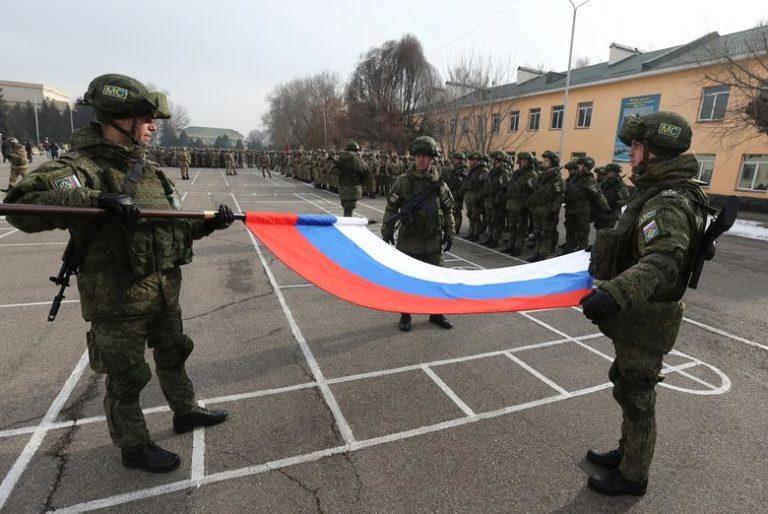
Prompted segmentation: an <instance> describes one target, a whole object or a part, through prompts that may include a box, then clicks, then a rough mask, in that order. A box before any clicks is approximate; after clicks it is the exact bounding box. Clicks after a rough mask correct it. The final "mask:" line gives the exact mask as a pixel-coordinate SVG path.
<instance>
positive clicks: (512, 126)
mask: <svg viewBox="0 0 768 514" xmlns="http://www.w3.org/2000/svg"><path fill="white" fill-rule="evenodd" d="M519 126H520V111H512V112H510V113H509V131H510V132H517V129H518V128H519Z"/></svg>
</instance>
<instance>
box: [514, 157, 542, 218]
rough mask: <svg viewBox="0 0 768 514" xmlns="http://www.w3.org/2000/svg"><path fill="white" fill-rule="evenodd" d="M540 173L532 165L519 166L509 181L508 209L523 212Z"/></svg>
mask: <svg viewBox="0 0 768 514" xmlns="http://www.w3.org/2000/svg"><path fill="white" fill-rule="evenodd" d="M537 180H538V174H537V173H536V170H534V169H533V167H532V166H529V167H527V168H518V169H516V170H515V171H513V172H512V174H511V175H510V177H509V180H508V181H507V211H509V212H518V213H519V212H522V211H523V209H525V202H526V200H527V199H528V197H529V196H531V193H532V192H533V186H534V185H536V181H537Z"/></svg>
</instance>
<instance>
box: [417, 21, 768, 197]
mask: <svg viewBox="0 0 768 514" xmlns="http://www.w3.org/2000/svg"><path fill="white" fill-rule="evenodd" d="M760 38H766V39H765V40H764V41H768V27H758V28H755V29H750V30H746V31H742V32H737V33H734V34H728V35H724V36H721V35H719V34H718V33H716V32H713V33H710V34H707V35H705V36H703V37H701V38H698V39H696V40H694V41H690V42H688V43H685V44H682V45H679V46H675V47H671V48H665V49H661V50H654V51H649V52H645V51H642V50H639V49H637V48H633V47H628V46H625V45H620V44H617V43H612V44H611V45H610V47H609V58H608V61H606V62H602V63H599V64H595V65H591V66H586V67H583V68H578V69H574V70H572V72H571V79H570V92H569V94H568V99H567V107H566V103H565V95H564V90H565V82H566V73H559V72H541V71H537V70H533V69H530V68H525V67H520V68H518V76H517V81H516V82H514V83H511V84H504V85H501V86H496V87H493V88H488V89H477V90H475V91H473V92H471V93H469V94H467V95H464V96H462V97H460V99H459V100H458V101H457V103H456V105H454V106H451V105H449V104H447V103H445V102H444V103H443V104H442V105H440V106H438V107H433V108H432V110H428V111H425V119H427V118H428V119H429V121H428V123H430V124H431V127H433V128H432V130H431V131H432V132H433V133H434V135H435V137H436V139H438V141H440V142H441V144H442V146H443V149H444V150H451V149H454V148H456V149H462V150H474V149H485V150H495V149H501V150H505V151H523V150H526V151H532V152H535V153H537V154H541V153H542V152H543V151H544V150H552V151H555V152H558V151H559V149H560V145H561V139H562V144H563V151H562V153H563V154H564V155H563V156H564V158H565V159H568V158H571V157H575V156H578V155H584V154H587V155H590V156H592V157H594V158H595V160H596V162H597V164H598V165H604V164H606V163H609V162H617V163H619V164H621V165H622V167H623V169H624V170H625V172H626V173H627V174H628V173H629V164H628V161H629V157H628V153H627V148H626V147H625V146H624V145H623V144H622V143H621V142H620V141H618V138H617V133H618V129H619V127H620V126H621V122H622V120H623V119H624V117H626V116H629V115H632V114H636V113H648V112H654V111H657V110H669V111H675V112H678V113H680V114H682V115H684V116H685V117H686V118H688V120H689V121H690V122H691V125H692V127H693V142H692V146H691V151H692V152H694V153H695V154H696V156H697V158H698V159H699V166H700V168H699V175H698V178H699V179H700V180H702V181H703V182H705V183H706V184H707V188H708V193H709V194H711V195H732V194H736V195H739V196H742V197H744V203H749V204H754V206H755V207H760V206H762V209H768V134H765V133H760V132H758V131H757V130H756V129H754V128H752V127H748V126H744V125H742V126H740V127H736V128H731V125H733V124H732V123H731V124H729V123H727V121H728V120H727V118H728V114H729V113H730V112H731V110H732V109H733V108H734V107H735V106H737V105H742V106H743V103H744V101H745V98H744V97H743V96H744V95H743V92H742V90H741V89H736V88H733V87H731V86H729V85H725V84H723V83H717V82H713V81H712V80H711V77H712V76H714V75H715V73H713V71H717V69H718V67H719V68H723V67H724V66H726V64H724V61H722V60H718V59H717V58H716V57H715V56H716V55H717V54H716V52H715V49H722V48H729V49H732V51H731V55H732V56H734V59H736V60H737V61H738V62H740V63H742V65H743V66H745V67H750V66H753V65H754V66H755V67H757V64H756V61H755V60H754V58H753V57H754V55H755V54H750V53H749V51H754V49H755V45H751V44H750V41H755V40H758V41H759V40H760ZM764 48H765V50H766V51H768V45H766V46H765V47H764ZM748 50H749V51H748ZM758 73H763V76H765V77H766V78H768V72H766V71H765V70H761V71H759V72H758ZM761 87H764V88H765V89H764V92H766V93H768V80H767V81H764V84H763V85H762V86H761ZM742 112H743V109H742ZM456 119H459V120H460V130H461V132H460V133H459V134H456ZM489 120H490V121H489ZM481 143H482V144H481Z"/></svg>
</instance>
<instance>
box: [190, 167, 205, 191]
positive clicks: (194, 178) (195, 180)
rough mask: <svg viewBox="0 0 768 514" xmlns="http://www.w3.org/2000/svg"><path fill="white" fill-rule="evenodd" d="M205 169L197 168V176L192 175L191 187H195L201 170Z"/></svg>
mask: <svg viewBox="0 0 768 514" xmlns="http://www.w3.org/2000/svg"><path fill="white" fill-rule="evenodd" d="M201 171H203V170H197V173H195V176H194V177H192V181H191V182H190V183H189V187H193V186H194V185H195V182H197V177H199V176H200V172H201Z"/></svg>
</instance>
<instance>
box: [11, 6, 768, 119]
mask: <svg viewBox="0 0 768 514" xmlns="http://www.w3.org/2000/svg"><path fill="white" fill-rule="evenodd" d="M582 1H583V0H582ZM0 13H2V14H1V15H0V16H2V20H3V21H2V30H0V48H3V49H4V52H3V54H4V57H3V60H2V63H0V79H5V80H15V81H22V82H41V83H45V84H48V85H51V86H54V87H56V88H59V89H61V90H63V91H65V92H66V93H68V94H69V95H70V96H71V97H72V98H73V99H74V98H76V97H78V96H81V95H82V94H83V92H84V91H85V88H86V87H87V85H88V82H89V81H90V80H91V79H92V78H93V77H95V76H97V75H100V74H103V73H125V74H128V75H132V76H135V77H137V78H139V79H141V80H144V81H150V82H152V83H154V84H155V85H157V86H158V87H160V88H162V89H167V90H168V91H169V92H170V95H171V100H172V101H175V102H178V103H181V104H183V105H184V106H185V107H186V108H187V110H188V111H189V115H190V118H191V120H192V124H193V125H203V126H215V127H226V128H234V129H236V130H238V131H240V132H242V133H243V134H246V133H247V132H248V131H249V130H250V129H252V128H261V127H262V123H261V116H262V114H263V113H264V112H265V110H266V107H267V102H266V96H267V94H268V93H269V92H270V91H271V90H272V89H273V88H274V87H275V86H276V85H277V84H280V83H281V82H287V81H289V80H291V79H293V78H297V77H301V76H305V75H310V74H313V73H316V72H320V71H324V70H331V71H335V72H337V73H339V74H340V76H341V78H342V79H343V80H346V79H347V78H348V76H349V74H350V72H351V71H352V69H353V68H354V66H355V63H356V61H357V60H358V58H359V57H360V55H361V54H362V53H364V52H365V51H366V50H367V49H368V48H370V47H372V46H377V45H380V44H381V43H382V42H384V41H386V40H388V39H399V38H400V37H401V36H402V35H403V34H406V33H411V34H413V35H415V36H416V37H418V38H419V40H420V41H421V43H422V45H423V46H424V51H425V53H426V55H427V57H428V59H429V60H430V62H431V63H432V64H433V65H435V67H436V68H437V69H438V70H440V71H443V70H444V69H446V67H447V66H448V65H449V63H450V62H451V61H452V60H455V59H456V58H457V56H458V55H459V54H461V53H462V52H475V53H482V54H489V53H490V54H492V55H493V56H494V57H497V58H499V59H506V60H510V61H511V63H512V64H513V66H514V67H515V68H516V67H517V65H525V64H528V65H539V64H543V65H544V67H545V69H546V70H550V69H551V70H558V71H563V70H565V68H566V67H567V63H568V44H569V38H570V30H571V13H572V10H571V6H570V4H569V2H568V0H516V1H515V0H475V1H473V2H468V1H466V0H461V1H458V0H456V1H454V0H442V1H439V2H437V1H418V0H410V1H406V0H393V1H385V0H380V1H367V0H355V1H351V0H341V1H330V0H326V1H317V0H313V1H307V0H282V1H274V0H271V1H263V0H248V1H246V0H216V1H211V0H184V1H182V0H129V1H111V0H48V1H43V0H7V1H5V2H3V5H2V7H0ZM761 19H768V2H766V1H765V0H727V1H722V0H718V1H715V0H698V1H692V0H677V1H675V0H644V1H642V2H638V1H636V0H633V1H628V0H591V1H590V2H589V3H588V4H587V5H585V6H583V7H581V8H580V9H579V11H578V18H577V24H576V38H575V43H574V56H587V57H589V58H590V59H591V61H592V63H597V62H601V61H605V60H607V59H608V45H610V43H611V42H614V41H615V42H618V43H623V44H626V45H629V46H636V47H639V48H641V49H647V50H651V49H660V48H665V47H668V46H674V45H677V44H681V43H685V42H687V41H690V40H692V39H695V38H697V37H699V36H702V35H704V34H706V33H708V32H711V31H717V32H719V33H720V34H727V33H730V32H736V31H740V30H744V29H747V28H750V27H753V26H754V25H755V24H756V23H757V22H758V21H759V20H761ZM511 80H514V76H513V77H511Z"/></svg>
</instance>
